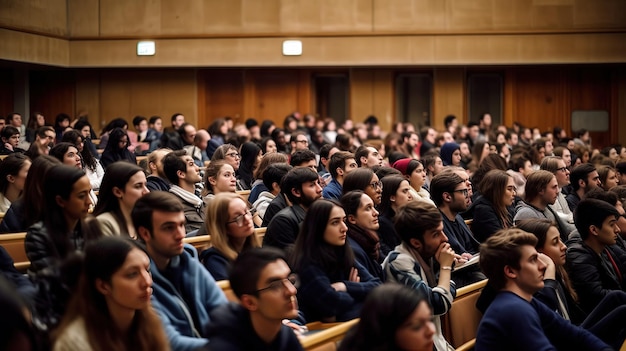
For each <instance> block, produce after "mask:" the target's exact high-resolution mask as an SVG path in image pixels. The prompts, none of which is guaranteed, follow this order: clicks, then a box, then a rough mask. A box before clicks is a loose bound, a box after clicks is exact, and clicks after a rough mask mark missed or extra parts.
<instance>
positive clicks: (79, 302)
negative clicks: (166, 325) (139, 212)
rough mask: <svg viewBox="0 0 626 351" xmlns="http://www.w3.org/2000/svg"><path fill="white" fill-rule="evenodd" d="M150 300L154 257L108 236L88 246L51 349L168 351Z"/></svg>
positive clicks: (140, 248)
mask: <svg viewBox="0 0 626 351" xmlns="http://www.w3.org/2000/svg"><path fill="white" fill-rule="evenodd" d="M151 296H152V276H151V274H150V258H149V257H148V255H147V254H146V252H145V249H143V248H142V247H141V246H140V245H139V244H138V243H137V242H135V241H131V240H128V239H122V238H115V237H104V238H101V239H99V240H97V241H95V242H93V243H91V244H89V245H87V247H86V250H85V256H84V263H83V269H82V274H81V276H80V280H79V283H78V291H77V292H76V293H75V294H74V296H73V298H72V300H71V303H70V306H69V308H68V311H67V313H66V314H65V316H64V317H63V321H62V322H61V324H60V326H59V328H58V329H57V330H56V332H55V333H54V339H55V342H54V348H53V350H55V351H63V350H169V349H170V347H169V342H168V340H167V337H166V335H165V331H164V330H163V326H162V324H161V321H160V319H159V317H158V316H157V314H156V313H155V312H154V310H153V309H152V306H151V304H150V297H151Z"/></svg>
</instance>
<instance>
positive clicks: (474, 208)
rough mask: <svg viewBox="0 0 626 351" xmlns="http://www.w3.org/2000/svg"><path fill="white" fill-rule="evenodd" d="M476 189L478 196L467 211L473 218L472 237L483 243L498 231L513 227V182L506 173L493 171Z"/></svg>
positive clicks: (488, 173) (497, 170)
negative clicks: (478, 192)
mask: <svg viewBox="0 0 626 351" xmlns="http://www.w3.org/2000/svg"><path fill="white" fill-rule="evenodd" d="M478 189H479V191H480V195H479V196H478V197H477V198H476V200H475V201H474V202H473V203H472V205H471V206H470V208H469V209H468V210H467V211H468V213H470V214H472V216H473V217H472V218H473V221H472V233H474V237H475V238H476V239H477V240H478V241H480V242H484V241H485V240H487V238H489V237H490V236H492V235H493V234H494V233H495V232H497V231H498V230H500V229H504V228H509V227H511V226H512V225H513V213H512V208H511V206H512V205H513V202H514V201H515V194H516V192H515V182H514V181H513V178H512V177H511V176H510V175H509V174H508V173H507V172H505V171H502V170H499V169H495V170H492V171H489V172H487V174H486V175H485V177H484V178H483V180H482V181H481V183H480V184H479V185H478Z"/></svg>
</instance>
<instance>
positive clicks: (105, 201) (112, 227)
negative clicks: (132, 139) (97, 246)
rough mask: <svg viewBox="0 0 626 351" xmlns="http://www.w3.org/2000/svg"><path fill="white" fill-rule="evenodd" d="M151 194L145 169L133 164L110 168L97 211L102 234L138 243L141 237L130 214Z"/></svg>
mask: <svg viewBox="0 0 626 351" xmlns="http://www.w3.org/2000/svg"><path fill="white" fill-rule="evenodd" d="M149 192H150V190H148V188H146V174H145V173H144V172H143V170H142V169H141V167H139V166H137V165H134V164H132V163H129V162H115V163H114V164H112V165H110V166H109V167H107V171H106V173H105V174H104V178H103V179H102V186H101V188H100V193H99V197H100V198H99V200H98V205H97V206H96V208H95V210H94V211H93V214H94V216H96V218H97V220H98V223H99V226H100V231H101V232H102V234H104V235H107V236H120V235H121V236H125V237H131V238H133V239H136V238H137V233H136V232H135V226H134V225H133V220H132V218H131V216H130V213H131V211H132V210H133V207H134V206H135V202H137V200H138V199H139V198H140V197H142V196H144V195H145V194H147V193H149Z"/></svg>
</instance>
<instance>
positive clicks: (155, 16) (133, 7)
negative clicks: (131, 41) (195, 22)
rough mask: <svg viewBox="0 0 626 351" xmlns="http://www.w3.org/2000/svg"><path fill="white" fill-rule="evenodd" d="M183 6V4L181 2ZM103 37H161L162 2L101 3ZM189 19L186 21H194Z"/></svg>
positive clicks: (122, 0)
mask: <svg viewBox="0 0 626 351" xmlns="http://www.w3.org/2000/svg"><path fill="white" fill-rule="evenodd" d="M179 4H181V6H182V4H183V2H179ZM99 5H100V35H101V36H104V37H106V36H120V35H121V36H133V37H138V36H139V37H141V36H150V35H160V34H161V33H162V31H161V28H162V24H161V1H160V0H135V1H125V0H109V1H100V2H99ZM192 19H193V18H188V19H185V20H192Z"/></svg>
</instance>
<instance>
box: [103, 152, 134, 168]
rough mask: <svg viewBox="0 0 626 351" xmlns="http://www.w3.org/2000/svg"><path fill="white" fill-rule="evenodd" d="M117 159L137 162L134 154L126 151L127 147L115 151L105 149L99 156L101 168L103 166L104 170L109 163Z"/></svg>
mask: <svg viewBox="0 0 626 351" xmlns="http://www.w3.org/2000/svg"><path fill="white" fill-rule="evenodd" d="M117 161H127V162H130V163H132V164H135V165H136V164H137V159H136V158H135V154H133V153H131V152H130V151H128V149H127V148H123V149H121V150H117V151H114V150H110V149H109V150H106V149H105V150H104V152H103V153H102V156H101V157H100V164H101V165H102V168H104V169H105V170H106V169H107V167H108V166H109V165H110V164H113V163H115V162H117Z"/></svg>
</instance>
